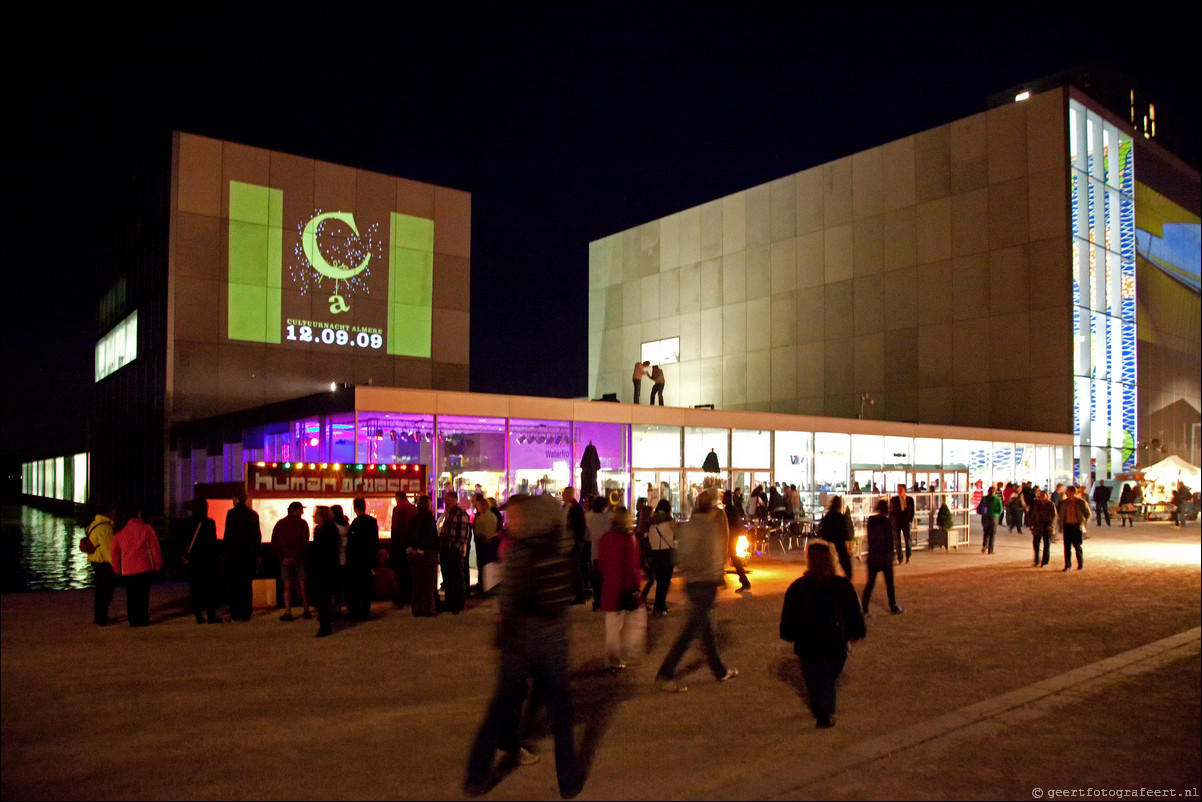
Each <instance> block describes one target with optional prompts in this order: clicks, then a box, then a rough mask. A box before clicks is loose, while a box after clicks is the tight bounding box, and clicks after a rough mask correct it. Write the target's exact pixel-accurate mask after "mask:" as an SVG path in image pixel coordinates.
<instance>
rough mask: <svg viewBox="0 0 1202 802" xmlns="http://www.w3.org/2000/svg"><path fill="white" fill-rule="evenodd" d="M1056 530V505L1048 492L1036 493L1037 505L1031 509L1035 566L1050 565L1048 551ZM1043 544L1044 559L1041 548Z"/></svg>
mask: <svg viewBox="0 0 1202 802" xmlns="http://www.w3.org/2000/svg"><path fill="white" fill-rule="evenodd" d="M1055 528H1056V505H1054V504H1052V500H1051V499H1050V498H1048V493H1047V491H1046V490H1042V489H1040V490H1036V491H1035V504H1034V505H1033V506H1032V507H1031V548H1032V549H1033V550H1034V551H1035V556H1034V565H1036V566H1038V567H1040V568H1042V567H1043V566H1045V565H1047V564H1048V549H1049V548H1050V544H1051V542H1052V530H1053V529H1055ZM1040 543H1042V544H1043V558H1042V559H1040V556H1039V546H1040Z"/></svg>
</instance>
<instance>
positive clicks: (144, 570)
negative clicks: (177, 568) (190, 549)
mask: <svg viewBox="0 0 1202 802" xmlns="http://www.w3.org/2000/svg"><path fill="white" fill-rule="evenodd" d="M117 519H118V520H119V521H124V524H123V525H122V526H121V528H120V529H119V530H117V534H115V535H114V536H113V550H112V555H113V573H114V574H116V575H117V576H120V577H124V578H125V612H126V615H127V616H128V617H129V625H130V626H131V627H145V626H149V625H150V583H151V580H153V579H154V575H155V573H157V572H158V571H161V570H163V552H162V550H161V549H160V548H159V536H158V535H156V534H155V531H154V529H152V528H151V526H150V524H147V523H145V522H144V521H143V520H142V511H141V510H140V509H138V507H137V506H136V505H128V506H125V507H124V508H122V509H121V510H120V512H119V513H118V516H117Z"/></svg>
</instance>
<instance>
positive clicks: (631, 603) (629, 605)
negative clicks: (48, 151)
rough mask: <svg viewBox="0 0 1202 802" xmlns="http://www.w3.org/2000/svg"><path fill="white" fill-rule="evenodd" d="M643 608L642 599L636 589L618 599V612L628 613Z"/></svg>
mask: <svg viewBox="0 0 1202 802" xmlns="http://www.w3.org/2000/svg"><path fill="white" fill-rule="evenodd" d="M642 606H643V597H642V596H641V595H640V594H639V591H638V589H637V588H636V589H634V590H628V591H626V592H624V593H622V594H621V595H620V596H619V597H618V610H619V611H622V612H630V611H633V610H637V609H639V608H640V607H642Z"/></svg>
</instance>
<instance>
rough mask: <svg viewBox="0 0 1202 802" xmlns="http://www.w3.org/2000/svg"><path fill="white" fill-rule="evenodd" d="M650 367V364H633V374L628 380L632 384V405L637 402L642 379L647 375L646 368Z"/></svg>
mask: <svg viewBox="0 0 1202 802" xmlns="http://www.w3.org/2000/svg"><path fill="white" fill-rule="evenodd" d="M649 367H651V362H650V361H648V362H635V363H634V373H633V375H631V377H630V380H631V381H632V382H633V383H634V403H636V404H637V403H638V402H639V394H640V392H641V391H642V389H643V377H644V376H646V375H647V368H649Z"/></svg>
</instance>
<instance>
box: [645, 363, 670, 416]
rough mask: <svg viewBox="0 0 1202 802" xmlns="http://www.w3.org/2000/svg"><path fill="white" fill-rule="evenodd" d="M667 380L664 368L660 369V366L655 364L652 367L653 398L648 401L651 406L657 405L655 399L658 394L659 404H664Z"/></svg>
mask: <svg viewBox="0 0 1202 802" xmlns="http://www.w3.org/2000/svg"><path fill="white" fill-rule="evenodd" d="M665 381H666V380H665V379H664V372H663V370H661V369H660V366H659V365H655V366H654V367H652V368H651V398H650V399H649V400H648V402H647V403H648V404H650V405H651V406H655V399H656V397H657V396H658V398H659V405H660V406H661V407H662V406H663V405H664V382H665Z"/></svg>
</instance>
